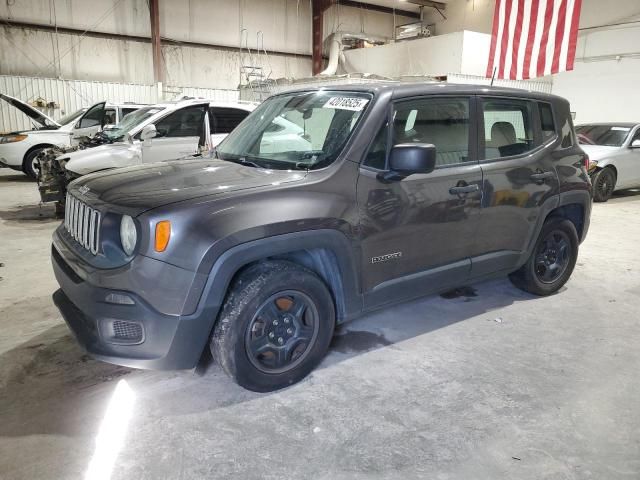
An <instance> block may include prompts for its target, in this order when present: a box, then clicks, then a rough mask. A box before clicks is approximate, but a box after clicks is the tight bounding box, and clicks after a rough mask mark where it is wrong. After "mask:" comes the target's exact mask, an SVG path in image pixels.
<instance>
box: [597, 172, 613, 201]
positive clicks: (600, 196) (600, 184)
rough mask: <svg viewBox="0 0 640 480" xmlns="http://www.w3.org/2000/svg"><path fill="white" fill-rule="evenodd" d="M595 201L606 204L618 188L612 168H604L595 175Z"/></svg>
mask: <svg viewBox="0 0 640 480" xmlns="http://www.w3.org/2000/svg"><path fill="white" fill-rule="evenodd" d="M592 183H593V200H594V201H596V202H606V201H607V200H609V199H610V198H611V195H612V194H613V190H614V189H615V186H616V175H615V173H614V172H613V170H612V169H611V168H603V169H602V170H598V171H597V172H596V173H595V174H594V175H593V181H592Z"/></svg>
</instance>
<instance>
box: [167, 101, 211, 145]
mask: <svg viewBox="0 0 640 480" xmlns="http://www.w3.org/2000/svg"><path fill="white" fill-rule="evenodd" d="M203 125H204V107H202V106H194V107H186V108H182V109H180V110H178V111H177V112H173V113H171V114H170V115H167V116H166V117H164V118H163V119H162V120H160V121H159V122H157V123H156V130H157V131H158V137H168V138H171V137H200V135H202V127H203Z"/></svg>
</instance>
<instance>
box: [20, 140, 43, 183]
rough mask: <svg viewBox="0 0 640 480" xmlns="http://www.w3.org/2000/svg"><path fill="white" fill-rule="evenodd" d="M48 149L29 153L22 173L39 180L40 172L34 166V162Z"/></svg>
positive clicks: (36, 149)
mask: <svg viewBox="0 0 640 480" xmlns="http://www.w3.org/2000/svg"><path fill="white" fill-rule="evenodd" d="M47 148H48V147H43V148H35V149H33V150H31V151H30V152H29V153H27V154H26V155H25V157H24V160H23V162H22V171H23V172H24V173H26V174H27V176H29V177H30V178H32V179H34V180H36V179H37V178H38V171H37V169H36V167H35V165H34V162H35V160H36V158H37V157H38V155H40V153H41V152H43V151H44V150H46V149H47Z"/></svg>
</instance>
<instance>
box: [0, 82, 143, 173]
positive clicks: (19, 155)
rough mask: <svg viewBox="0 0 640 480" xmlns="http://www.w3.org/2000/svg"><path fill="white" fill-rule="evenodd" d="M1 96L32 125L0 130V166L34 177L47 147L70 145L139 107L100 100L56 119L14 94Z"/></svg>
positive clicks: (69, 147) (88, 137)
mask: <svg viewBox="0 0 640 480" xmlns="http://www.w3.org/2000/svg"><path fill="white" fill-rule="evenodd" d="M0 100H3V101H4V102H6V103H8V104H9V105H10V106H11V107H13V108H15V109H16V110H18V111H19V112H21V113H22V114H24V115H26V117H28V118H29V120H30V122H31V124H32V125H33V128H32V129H31V130H20V131H16V132H11V133H5V134H0V167H6V168H11V169H13V170H18V171H22V172H24V173H25V174H27V175H28V176H30V177H31V178H34V179H35V178H37V177H38V173H39V169H40V167H39V161H40V158H41V155H42V153H43V152H45V151H46V150H48V149H50V148H57V149H63V150H68V149H71V148H72V147H75V146H76V145H78V144H79V143H80V142H82V141H85V140H87V139H90V138H92V137H93V136H94V135H96V134H98V133H99V132H101V131H102V129H103V128H105V127H109V126H113V125H114V124H115V123H117V122H118V121H119V120H120V119H121V118H123V117H124V116H125V115H127V114H128V113H131V112H133V111H135V110H137V109H138V108H140V105H137V104H133V103H126V102H125V103H121V104H117V103H116V104H113V103H107V102H99V103H96V104H95V105H92V106H91V107H89V108H81V109H79V110H77V111H75V112H73V113H70V114H68V115H65V116H63V117H62V118H60V119H58V120H57V121H55V120H53V119H52V118H50V117H48V116H47V115H45V114H44V113H42V112H41V111H40V110H38V109H37V108H35V107H32V106H31V105H29V104H28V103H26V102H23V101H21V100H19V99H17V98H14V97H11V96H9V95H5V94H2V93H0Z"/></svg>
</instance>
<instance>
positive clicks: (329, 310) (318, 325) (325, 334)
mask: <svg viewBox="0 0 640 480" xmlns="http://www.w3.org/2000/svg"><path fill="white" fill-rule="evenodd" d="M334 325H335V306H334V303H333V299H332V297H331V294H330V292H329V290H328V289H327V287H326V285H325V284H324V282H323V281H322V280H321V279H320V278H319V277H318V276H317V275H316V274H314V273H313V272H312V271H311V270H308V269H306V268H304V267H302V266H299V265H297V264H294V263H291V262H286V261H266V262H261V263H259V264H256V265H254V266H252V267H249V268H248V269H247V270H246V271H245V272H243V273H242V274H241V275H240V276H239V278H238V279H237V280H236V281H235V283H234V285H233V286H232V287H231V289H230V291H229V293H228V296H227V299H226V300H225V303H224V306H223V308H222V312H221V313H220V317H219V319H218V321H217V323H216V326H215V328H214V331H213V335H212V337H211V342H210V348H211V354H212V356H213V358H214V360H215V361H216V362H217V363H219V364H220V365H221V366H222V368H223V369H224V370H225V372H226V373H227V374H229V375H230V376H231V377H232V378H233V379H234V380H235V381H236V382H237V383H238V384H239V385H241V386H243V387H245V388H247V389H249V390H253V391H256V392H269V391H273V390H278V389H280V388H284V387H287V386H289V385H291V384H293V383H296V382H298V381H300V380H301V379H303V378H304V377H305V376H306V375H308V374H309V373H310V372H311V371H312V370H313V369H314V368H315V367H316V366H317V365H318V364H319V363H320V361H321V360H322V358H323V357H324V356H325V354H326V352H327V350H328V348H329V343H330V342H331V337H332V336H333V329H334Z"/></svg>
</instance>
